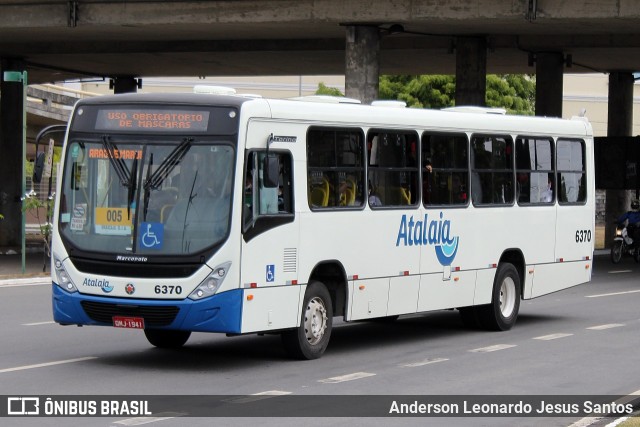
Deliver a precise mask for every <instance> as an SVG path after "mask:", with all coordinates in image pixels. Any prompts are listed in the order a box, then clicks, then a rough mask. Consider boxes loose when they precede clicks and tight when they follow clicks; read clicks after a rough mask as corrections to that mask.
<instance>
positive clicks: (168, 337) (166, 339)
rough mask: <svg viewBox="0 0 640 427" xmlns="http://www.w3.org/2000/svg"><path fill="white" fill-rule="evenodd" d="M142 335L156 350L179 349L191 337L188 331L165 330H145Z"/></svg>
mask: <svg viewBox="0 0 640 427" xmlns="http://www.w3.org/2000/svg"><path fill="white" fill-rule="evenodd" d="M144 335H145V336H146V337H147V340H148V341H149V343H151V345H154V346H156V347H158V348H180V347H182V346H183V345H184V343H186V342H187V340H188V339H189V337H190V336H191V332H189V331H171V330H166V329H145V330H144Z"/></svg>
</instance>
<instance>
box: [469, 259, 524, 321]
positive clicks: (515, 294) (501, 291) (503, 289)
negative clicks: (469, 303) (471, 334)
mask: <svg viewBox="0 0 640 427" xmlns="http://www.w3.org/2000/svg"><path fill="white" fill-rule="evenodd" d="M477 308H478V317H479V320H480V322H481V323H482V325H483V326H484V327H485V328H486V329H490V330H493V331H507V330H509V329H511V327H512V326H513V325H514V324H515V323H516V319H517V318H518V310H519V309H520V275H519V274H518V270H516V268H515V267H514V266H513V264H510V263H502V264H500V265H499V266H498V271H497V272H496V277H495V279H494V281H493V293H492V296H491V304H488V305H485V306H480V307H477Z"/></svg>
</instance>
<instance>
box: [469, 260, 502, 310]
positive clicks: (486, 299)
mask: <svg viewBox="0 0 640 427" xmlns="http://www.w3.org/2000/svg"><path fill="white" fill-rule="evenodd" d="M495 277H496V269H495V268H488V269H483V270H478V271H477V276H476V292H475V295H474V298H473V305H483V304H489V303H491V297H492V294H493V281H494V280H495ZM469 305H471V304H469Z"/></svg>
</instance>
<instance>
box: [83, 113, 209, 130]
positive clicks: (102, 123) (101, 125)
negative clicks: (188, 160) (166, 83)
mask: <svg viewBox="0 0 640 427" xmlns="http://www.w3.org/2000/svg"><path fill="white" fill-rule="evenodd" d="M208 128H209V111H203V110H167V109H157V110H152V109H144V110H141V109H132V108H117V109H100V110H98V114H97V116H96V130H108V131H114V130H119V131H150V132H153V131H162V132H184V131H190V132H207V130H208Z"/></svg>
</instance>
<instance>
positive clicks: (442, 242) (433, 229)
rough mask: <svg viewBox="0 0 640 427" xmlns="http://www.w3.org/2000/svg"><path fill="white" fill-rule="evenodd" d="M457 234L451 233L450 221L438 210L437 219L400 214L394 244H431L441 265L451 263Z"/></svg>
mask: <svg viewBox="0 0 640 427" xmlns="http://www.w3.org/2000/svg"><path fill="white" fill-rule="evenodd" d="M459 242H460V237H459V236H452V235H451V221H450V220H448V219H444V214H443V213H442V212H440V218H439V219H430V218H429V214H424V218H423V219H418V220H415V219H414V218H413V215H411V216H410V217H409V218H407V215H402V218H401V219H400V227H399V228H398V237H397V239H396V246H400V245H402V246H427V245H431V246H433V248H434V250H435V251H436V256H437V257H438V262H440V264H442V265H451V263H452V262H453V260H454V258H455V257H456V254H457V253H458V243H459Z"/></svg>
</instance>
